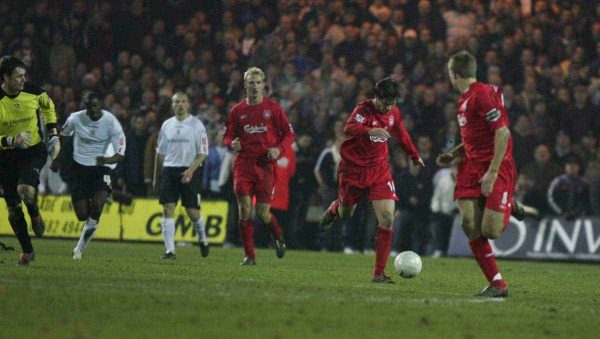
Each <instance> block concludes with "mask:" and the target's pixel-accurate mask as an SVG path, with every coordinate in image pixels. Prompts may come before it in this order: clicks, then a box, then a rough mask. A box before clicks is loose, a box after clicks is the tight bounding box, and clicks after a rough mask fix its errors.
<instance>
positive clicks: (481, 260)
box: [469, 236, 506, 288]
mask: <svg viewBox="0 0 600 339" xmlns="http://www.w3.org/2000/svg"><path fill="white" fill-rule="evenodd" d="M469 246H471V251H473V254H474V255H475V260H477V263H478V264H479V267H481V270H482V271H483V274H484V275H485V277H486V279H487V281H488V282H489V283H490V285H492V286H496V287H501V288H506V283H505V282H504V279H502V275H501V274H500V271H499V270H498V266H497V265H496V257H495V256H494V252H493V251H492V246H490V242H489V241H488V239H487V238H484V237H483V236H480V237H479V238H477V239H475V240H471V241H469Z"/></svg>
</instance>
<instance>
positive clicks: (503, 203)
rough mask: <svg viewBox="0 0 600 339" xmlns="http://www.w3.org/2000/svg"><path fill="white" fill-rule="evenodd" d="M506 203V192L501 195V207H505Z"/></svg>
mask: <svg viewBox="0 0 600 339" xmlns="http://www.w3.org/2000/svg"><path fill="white" fill-rule="evenodd" d="M507 202H508V192H506V191H505V192H504V193H502V205H506V203H507Z"/></svg>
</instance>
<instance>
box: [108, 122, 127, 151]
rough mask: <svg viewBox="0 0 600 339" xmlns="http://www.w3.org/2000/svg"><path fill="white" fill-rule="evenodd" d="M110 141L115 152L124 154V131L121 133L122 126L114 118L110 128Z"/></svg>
mask: <svg viewBox="0 0 600 339" xmlns="http://www.w3.org/2000/svg"><path fill="white" fill-rule="evenodd" d="M110 137H111V140H110V141H111V143H112V146H113V149H114V150H115V153H117V154H120V155H125V148H126V142H125V133H123V127H121V124H120V123H119V120H117V119H116V118H115V119H114V120H113V124H112V129H111V131H110Z"/></svg>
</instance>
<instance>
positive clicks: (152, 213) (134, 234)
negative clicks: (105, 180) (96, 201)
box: [0, 195, 228, 244]
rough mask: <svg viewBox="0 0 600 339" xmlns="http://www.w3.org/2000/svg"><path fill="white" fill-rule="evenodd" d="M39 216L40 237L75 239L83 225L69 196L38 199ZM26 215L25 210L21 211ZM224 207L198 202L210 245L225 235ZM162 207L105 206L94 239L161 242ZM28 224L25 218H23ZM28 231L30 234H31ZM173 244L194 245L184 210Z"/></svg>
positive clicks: (3, 230) (143, 203)
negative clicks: (41, 221)
mask: <svg viewBox="0 0 600 339" xmlns="http://www.w3.org/2000/svg"><path fill="white" fill-rule="evenodd" d="M1 205H3V208H0V235H12V234H13V231H12V229H11V227H10V225H9V224H8V210H7V208H6V204H5V203H2V204H1ZM39 206H40V213H41V214H42V216H43V217H44V221H45V222H46V232H45V233H44V237H48V238H52V237H55V238H79V235H80V234H81V233H80V232H81V229H82V227H83V222H79V221H78V220H77V217H75V213H74V212H73V206H72V205H71V198H70V197H69V196H55V195H47V196H43V197H40V198H39ZM23 212H24V213H25V215H27V210H26V209H25V207H23ZM227 212H228V204H227V202H225V201H202V206H201V215H202V219H203V220H204V221H205V223H206V233H207V236H208V241H209V242H210V243H211V244H221V243H223V242H224V241H225V236H226V233H227ZM161 216H162V206H161V205H160V204H159V203H158V199H133V202H132V204H131V205H129V206H125V205H119V204H118V203H112V204H110V205H109V204H106V205H105V206H104V211H103V212H102V216H101V218H100V223H99V224H98V229H97V230H96V234H95V235H94V238H96V239H105V240H135V241H162V239H163V238H162V231H161V227H160V219H161ZM26 218H27V220H29V218H28V217H26ZM29 227H30V234H33V232H32V231H31V226H29ZM175 229H176V230H175V240H176V241H185V242H196V241H197V233H196V229H195V228H194V227H193V225H192V223H191V222H190V219H189V218H188V217H187V214H186V213H185V208H184V207H182V206H181V205H178V206H177V208H176V209H175Z"/></svg>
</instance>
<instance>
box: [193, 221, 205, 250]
mask: <svg viewBox="0 0 600 339" xmlns="http://www.w3.org/2000/svg"><path fill="white" fill-rule="evenodd" d="M192 223H193V224H194V227H195V228H196V232H197V233H198V241H199V242H201V243H203V244H205V245H208V239H206V230H205V228H206V227H205V225H204V221H202V218H198V221H192Z"/></svg>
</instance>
